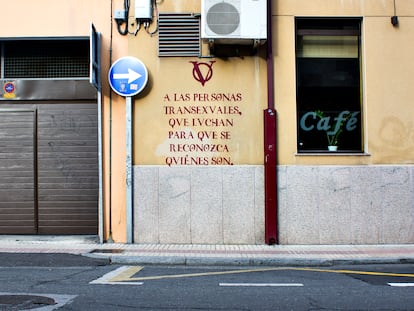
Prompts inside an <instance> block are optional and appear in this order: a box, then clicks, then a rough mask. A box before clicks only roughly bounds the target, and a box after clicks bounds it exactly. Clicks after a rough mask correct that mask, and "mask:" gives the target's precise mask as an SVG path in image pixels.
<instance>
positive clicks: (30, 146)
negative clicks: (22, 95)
mask: <svg viewBox="0 0 414 311" xmlns="http://www.w3.org/2000/svg"><path fill="white" fill-rule="evenodd" d="M35 126H36V113H35V111H29V110H22V109H14V110H13V109H7V110H6V109H0V234H33V233H36V230H37V229H36V186H35V184H36V182H35V178H36V177H35V169H36V146H35V132H36V131H35Z"/></svg>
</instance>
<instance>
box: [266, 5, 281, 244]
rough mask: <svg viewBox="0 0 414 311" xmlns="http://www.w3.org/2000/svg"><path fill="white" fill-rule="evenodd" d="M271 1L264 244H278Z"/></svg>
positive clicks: (268, 26)
mask: <svg viewBox="0 0 414 311" xmlns="http://www.w3.org/2000/svg"><path fill="white" fill-rule="evenodd" d="M272 34H273V31H272V0H268V1H267V109H265V110H264V112H263V121H264V128H263V130H264V183H265V243H266V244H269V245H271V244H276V243H278V235H277V212H278V206H277V165H276V164H277V142H276V137H277V133H276V110H275V105H274V78H273V77H274V63H273V40H272Z"/></svg>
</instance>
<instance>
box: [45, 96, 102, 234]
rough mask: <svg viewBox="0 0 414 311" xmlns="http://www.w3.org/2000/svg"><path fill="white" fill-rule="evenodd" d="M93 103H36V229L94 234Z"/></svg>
mask: <svg viewBox="0 0 414 311" xmlns="http://www.w3.org/2000/svg"><path fill="white" fill-rule="evenodd" d="M97 215H98V151H97V105H96V103H90V104H89V103H77V104H73V103H70V104H61V103H59V104H39V105H38V222H39V224H38V232H39V233H40V234H97V231H98V229H97V227H98V223H97V219H98V216H97Z"/></svg>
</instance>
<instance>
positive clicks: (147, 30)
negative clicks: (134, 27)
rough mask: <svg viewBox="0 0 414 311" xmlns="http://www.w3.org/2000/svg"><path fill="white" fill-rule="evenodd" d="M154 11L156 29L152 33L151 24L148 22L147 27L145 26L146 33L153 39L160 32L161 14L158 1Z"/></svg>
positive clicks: (155, 0)
mask: <svg viewBox="0 0 414 311" xmlns="http://www.w3.org/2000/svg"><path fill="white" fill-rule="evenodd" d="M154 11H155V29H154V31H150V30H149V27H150V25H151V22H147V25H145V24H144V28H145V31H146V32H147V33H148V34H149V35H150V36H151V37H152V36H153V35H155V34H156V33H157V32H158V21H159V12H158V6H157V0H154Z"/></svg>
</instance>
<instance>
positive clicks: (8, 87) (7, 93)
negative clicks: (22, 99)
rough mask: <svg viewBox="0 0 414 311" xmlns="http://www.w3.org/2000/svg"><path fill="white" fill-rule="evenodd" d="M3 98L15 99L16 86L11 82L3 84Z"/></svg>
mask: <svg viewBox="0 0 414 311" xmlns="http://www.w3.org/2000/svg"><path fill="white" fill-rule="evenodd" d="M3 91H4V93H3V97H4V98H15V97H16V93H15V92H16V86H15V84H14V83H13V82H5V83H4V84H3Z"/></svg>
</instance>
